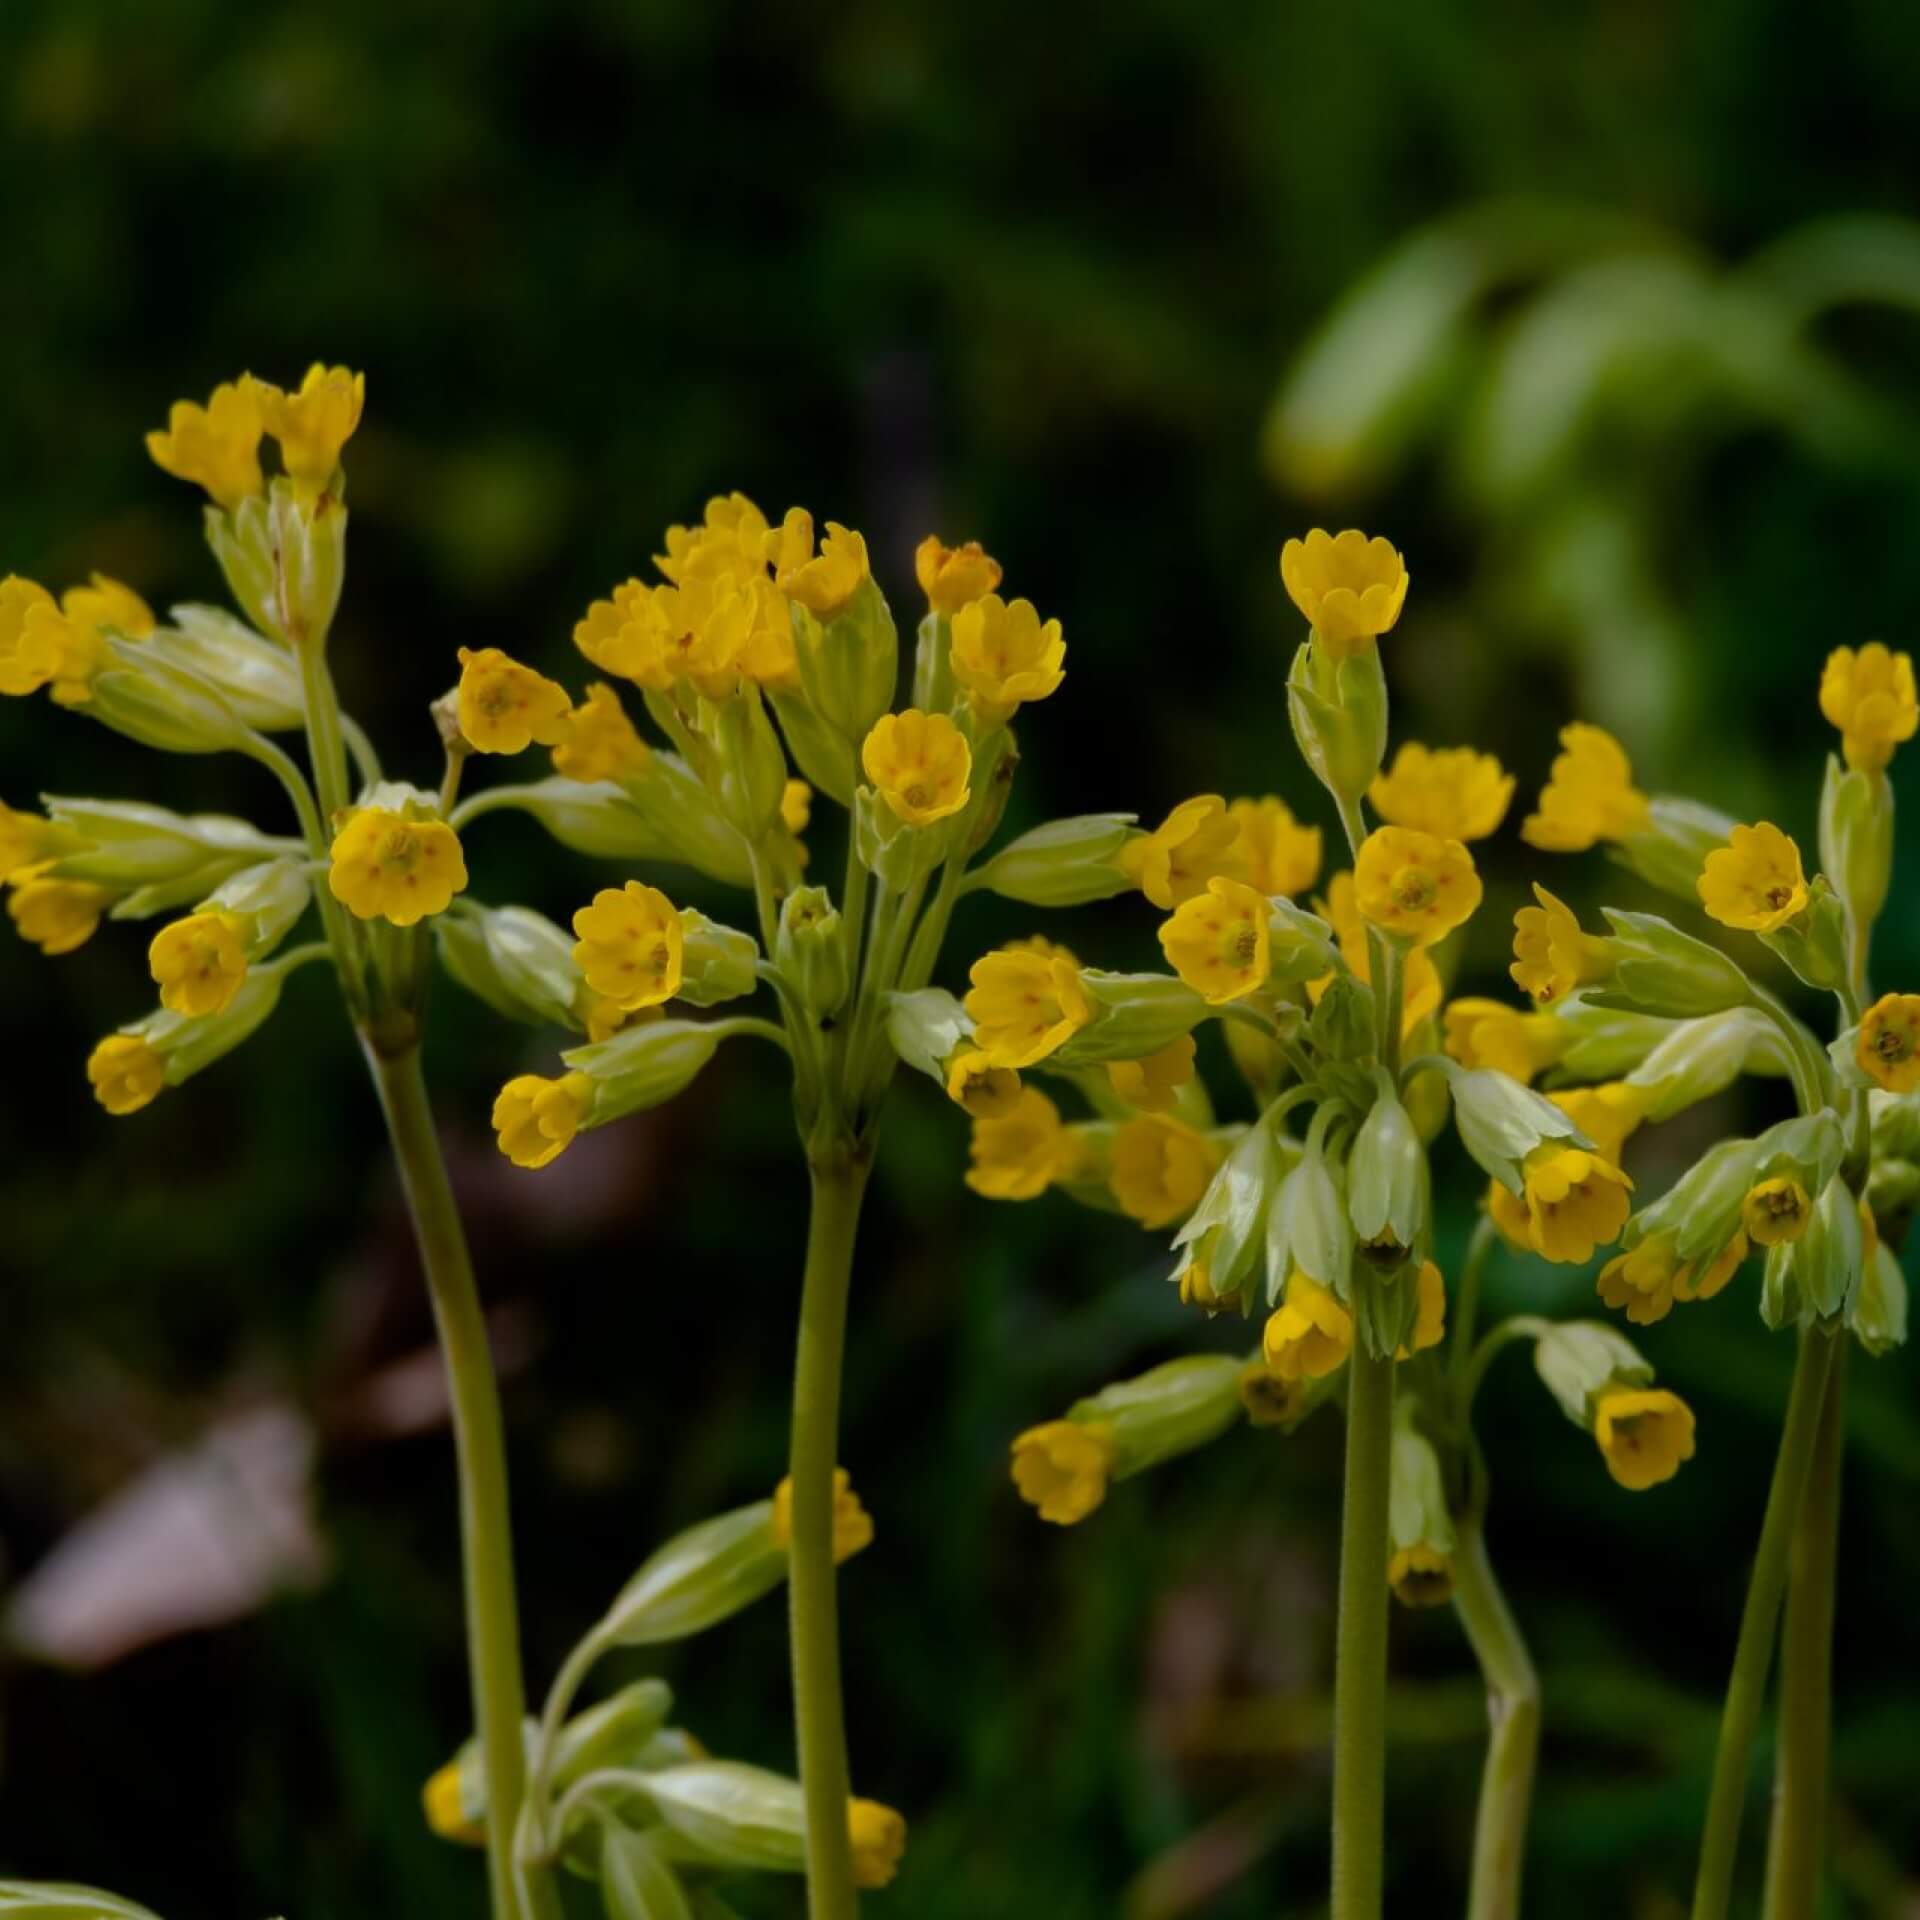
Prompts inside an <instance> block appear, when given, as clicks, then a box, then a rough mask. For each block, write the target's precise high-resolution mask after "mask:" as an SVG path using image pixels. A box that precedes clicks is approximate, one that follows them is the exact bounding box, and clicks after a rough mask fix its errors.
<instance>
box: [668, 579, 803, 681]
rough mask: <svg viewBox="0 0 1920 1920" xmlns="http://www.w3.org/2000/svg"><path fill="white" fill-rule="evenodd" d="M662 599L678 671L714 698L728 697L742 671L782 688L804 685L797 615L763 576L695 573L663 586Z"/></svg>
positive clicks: (670, 647) (753, 678) (751, 676)
mask: <svg viewBox="0 0 1920 1920" xmlns="http://www.w3.org/2000/svg"><path fill="white" fill-rule="evenodd" d="M669 596H671V598H669ZM660 604H661V608H662V611H663V612H665V613H670V614H673V615H674V616H675V617H674V618H673V620H672V622H671V624H672V626H673V627H674V628H675V632H674V633H673V635H672V638H671V641H670V646H669V653H670V656H671V658H672V660H673V663H674V666H675V670H676V671H677V672H679V673H680V674H682V675H684V676H685V677H686V678H687V679H690V680H692V681H693V683H694V684H695V685H696V686H697V687H699V689H700V690H701V692H703V693H705V694H706V695H707V696H708V697H709V698H710V699H716V700H720V699H726V698H728V697H730V696H731V695H732V694H733V693H734V692H735V690H736V685H737V681H738V679H739V677H740V676H741V675H744V676H745V677H746V678H747V679H749V680H753V681H757V682H758V683H759V684H760V685H762V686H766V687H771V688H773V689H774V690H775V691H778V692H785V691H788V690H790V689H792V688H794V687H797V686H798V685H799V684H800V661H799V656H798V655H797V654H796V653H795V652H794V650H793V618H792V616H791V614H790V613H789V612H788V610H787V603H786V601H784V600H783V599H782V598H781V597H780V593H779V590H778V589H777V588H776V587H775V586H774V584H773V582H772V581H770V580H768V579H767V578H766V577H765V576H764V575H761V576H760V577H758V578H755V579H751V580H746V581H741V580H737V579H736V578H734V577H733V576H732V575H730V574H725V573H716V572H707V571H701V572H695V573H692V574H690V575H688V577H687V579H686V580H685V581H684V582H683V583H682V584H681V585H680V586H679V587H677V588H674V587H667V588H663V589H662V590H661V603H660Z"/></svg>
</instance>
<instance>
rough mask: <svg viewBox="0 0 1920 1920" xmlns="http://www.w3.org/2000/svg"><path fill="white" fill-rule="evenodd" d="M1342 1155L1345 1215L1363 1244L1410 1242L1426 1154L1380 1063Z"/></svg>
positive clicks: (1420, 1214) (1421, 1199)
mask: <svg viewBox="0 0 1920 1920" xmlns="http://www.w3.org/2000/svg"><path fill="white" fill-rule="evenodd" d="M1374 1081H1375V1091H1374V1099H1373V1105H1372V1106H1371V1107H1370V1108H1369V1109H1368V1110H1367V1117H1366V1118H1365V1119H1364V1120H1363V1121H1362V1122H1361V1123H1360V1131H1359V1132H1358V1133H1357V1134H1356V1135H1355V1136H1354V1141H1353V1150H1352V1152H1351V1153H1350V1154H1349V1155H1348V1158H1347V1216H1348V1218H1349V1219H1350V1220H1351V1221H1352V1223H1353V1230H1354V1232H1355V1233H1356V1234H1357V1235H1358V1236H1359V1237H1360V1240H1361V1241H1362V1243H1363V1244H1365V1243H1371V1244H1372V1245H1374V1246H1376V1247H1378V1246H1379V1245H1380V1244H1382V1243H1386V1244H1389V1245H1391V1246H1393V1247H1396V1248H1399V1249H1401V1250H1403V1251H1404V1250H1406V1249H1408V1248H1411V1247H1413V1246H1414V1245H1415V1244H1416V1243H1417V1242H1418V1241H1419V1240H1420V1239H1421V1238H1422V1237H1423V1236H1424V1235H1425V1232H1426V1226H1427V1156H1426V1153H1425V1151H1424V1150H1423V1149H1422V1147H1421V1145H1420V1136H1419V1134H1418V1133H1416V1132H1415V1131H1414V1125H1413V1122H1412V1121H1411V1120H1410V1119H1409V1118H1408V1117H1407V1110H1406V1108H1405V1107H1403V1106H1402V1105H1401V1104H1400V1099H1399V1096H1398V1094H1397V1093H1396V1092H1395V1091H1394V1085H1393V1078H1392V1076H1391V1075H1390V1074H1389V1073H1388V1072H1387V1071H1386V1069H1385V1068H1384V1067H1378V1068H1375V1070H1374Z"/></svg>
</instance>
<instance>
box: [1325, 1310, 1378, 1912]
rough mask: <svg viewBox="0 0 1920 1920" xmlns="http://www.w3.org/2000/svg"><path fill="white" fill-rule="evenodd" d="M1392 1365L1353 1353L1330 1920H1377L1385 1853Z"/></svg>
mask: <svg viewBox="0 0 1920 1920" xmlns="http://www.w3.org/2000/svg"><path fill="white" fill-rule="evenodd" d="M1392 1449H1393V1361H1392V1359H1391V1358H1390V1357H1388V1356H1387V1355H1384V1354H1374V1353H1371V1352H1369V1351H1368V1349H1367V1344H1366V1342H1365V1341H1364V1340H1356V1341H1355V1342H1354V1343H1353V1354H1352V1357H1351V1358H1350V1359H1349V1360H1348V1362H1347V1470H1346V1488H1345V1493H1344V1497H1343V1500H1342V1504H1341V1519H1340V1619H1339V1628H1338V1634H1337V1637H1336V1641H1335V1652H1334V1669H1333V1903H1332V1920H1379V1916H1380V1903H1381V1889H1382V1885H1383V1881H1384V1877H1385V1859H1384V1854H1385V1849H1386V1811H1385V1798H1386V1773H1387V1748H1386V1719H1387V1599H1388V1592H1387V1499H1388V1473H1389V1466H1390V1463H1391V1458H1392Z"/></svg>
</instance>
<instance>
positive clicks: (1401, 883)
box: [1393, 867, 1439, 913]
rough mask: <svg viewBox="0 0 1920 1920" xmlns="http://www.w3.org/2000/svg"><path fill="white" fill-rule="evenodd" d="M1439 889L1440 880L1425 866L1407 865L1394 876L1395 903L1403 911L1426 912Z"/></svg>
mask: <svg viewBox="0 0 1920 1920" xmlns="http://www.w3.org/2000/svg"><path fill="white" fill-rule="evenodd" d="M1438 891H1439V882H1438V881H1436V880H1435V879H1434V877H1433V875H1432V874H1430V873H1429V872H1428V871H1427V870H1426V868H1425V867H1405V868H1403V869H1402V870H1401V871H1400V872H1399V873H1397V874H1395V875H1394V877H1393V904H1394V905H1395V906H1396V907H1398V908H1399V909H1400V911H1401V912H1402V913H1424V912H1425V911H1426V909H1427V908H1428V907H1430V906H1432V905H1433V899H1434V895H1435V894H1436V893H1437V892H1438Z"/></svg>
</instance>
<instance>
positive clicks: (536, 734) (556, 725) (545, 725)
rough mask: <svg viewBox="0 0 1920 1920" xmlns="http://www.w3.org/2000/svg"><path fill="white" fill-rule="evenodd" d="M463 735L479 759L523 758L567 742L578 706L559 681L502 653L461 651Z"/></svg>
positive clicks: (490, 649)
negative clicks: (489, 756)
mask: <svg viewBox="0 0 1920 1920" xmlns="http://www.w3.org/2000/svg"><path fill="white" fill-rule="evenodd" d="M459 705H460V731H461V733H462V734H463V735H464V736H465V738H466V742H467V745H468V746H470V747H471V748H473V750H474V751H475V752H476V753H524V752H525V751H526V750H527V748H528V747H529V746H531V745H532V744H533V742H534V741H536V740H538V741H539V742H540V744H541V745H542V746H543V747H557V746H558V745H559V744H560V743H561V742H562V741H563V740H565V739H566V738H567V737H568V733H569V730H570V727H571V725H572V718H573V702H572V701H571V700H569V699H568V698H567V690H566V688H565V687H563V686H561V685H560V684H559V682H558V681H554V680H549V679H548V678H547V677H546V675H545V674H543V673H535V672H534V670H533V669H532V668H531V667H523V666H522V665H521V664H520V662H519V661H518V660H516V659H514V658H513V657H512V655H511V654H507V653H503V652H501V650H500V649H499V648H498V647H481V648H480V649H479V650H478V651H476V650H475V649H473V648H472V647H462V648H461V649H460V692H459Z"/></svg>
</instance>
